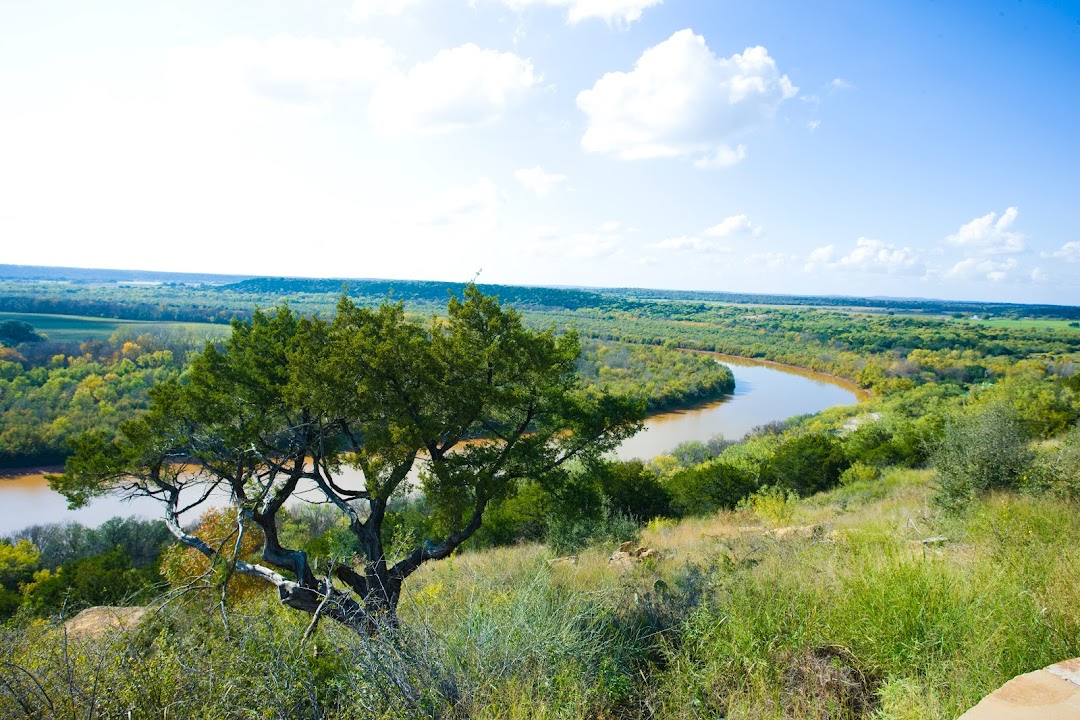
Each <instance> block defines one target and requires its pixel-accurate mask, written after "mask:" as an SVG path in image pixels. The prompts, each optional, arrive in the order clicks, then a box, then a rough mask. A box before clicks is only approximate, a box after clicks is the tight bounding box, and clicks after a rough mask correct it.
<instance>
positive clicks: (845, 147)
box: [0, 0, 1080, 304]
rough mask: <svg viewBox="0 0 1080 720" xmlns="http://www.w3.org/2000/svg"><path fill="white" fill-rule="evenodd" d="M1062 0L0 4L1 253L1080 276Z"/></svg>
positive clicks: (1071, 73)
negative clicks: (984, 0) (1052, 0)
mask: <svg viewBox="0 0 1080 720" xmlns="http://www.w3.org/2000/svg"><path fill="white" fill-rule="evenodd" d="M1077 128H1080V4H1077V3H1050V2H1044V3H1038V2H1030V1H1028V2H1016V1H1015V0H1013V1H1011V2H990V1H986V2H959V1H955V2H941V1H938V2H926V1H924V0H912V1H911V2H903V3H888V4H886V3H865V2H854V1H849V2H830V1H829V0H825V1H823V2H818V3H805V2H780V1H778V0H777V1H771V0H756V1H754V2H750V1H749V0H742V1H737V0H730V1H726V0H725V1H723V2H720V1H717V2H690V1H689V0H340V1H334V0H308V1H307V2H297V0H251V1H245V0H233V1H232V2H229V3H220V2H211V1H210V0H160V1H158V2H154V3H148V2H145V0H98V1H97V2H94V3H86V2H83V1H82V0H75V1H71V2H62V1H59V0H42V1H41V2H33V3H31V2H13V1H9V2H3V3H0V238H2V241H0V247H2V252H0V262H7V263H18V264H45V265H76V266H86V267H128V268H131V267H134V268H143V269H158V270H178V271H203V272H226V273H255V274H273V275H303V276H330V277H391V278H426V279H443V280H458V281H460V280H467V279H470V278H472V277H474V276H476V275H477V273H479V278H480V280H481V281H484V282H492V283H521V284H564V285H588V286H646V287H664V288H686V289H700V290H733V291H751V292H790V293H815V294H826V293H828V294H836V293H840V294H872V295H893V296H924V297H941V298H960V299H981V300H998V301H1021V302H1054V303H1064V304H1077V303H1080V290H1078V288H1080V141H1078V140H1077V137H1076V135H1077Z"/></svg>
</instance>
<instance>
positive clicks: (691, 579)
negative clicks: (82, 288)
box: [0, 471, 1080, 718]
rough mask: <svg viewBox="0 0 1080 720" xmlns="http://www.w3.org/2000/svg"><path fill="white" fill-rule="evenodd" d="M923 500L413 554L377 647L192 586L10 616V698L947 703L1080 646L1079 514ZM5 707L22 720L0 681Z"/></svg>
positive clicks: (568, 704)
mask: <svg viewBox="0 0 1080 720" xmlns="http://www.w3.org/2000/svg"><path fill="white" fill-rule="evenodd" d="M931 493H932V481H931V478H930V476H929V475H928V474H927V473H925V472H899V471H897V472H891V473H888V474H887V475H886V476H885V477H884V479H882V480H879V481H874V482H865V481H864V482H855V483H852V484H849V485H847V486H845V487H842V488H839V489H837V490H834V491H832V492H830V493H827V494H822V495H817V496H814V497H812V498H809V499H807V500H803V501H781V502H775V501H769V500H757V501H752V502H750V503H748V504H747V505H746V506H745V507H743V508H742V509H740V510H738V511H734V512H730V511H729V512H724V513H721V514H719V515H715V516H711V517H708V518H702V519H694V520H685V521H682V522H678V523H676V522H671V521H663V522H655V523H652V524H650V525H649V526H648V527H647V528H645V529H644V530H643V531H642V532H641V535H640V538H639V539H638V540H637V541H636V542H635V546H638V545H640V546H644V547H647V548H649V549H650V551H651V552H650V553H648V554H649V555H650V557H649V558H648V559H646V560H644V561H640V562H636V561H629V560H625V559H622V558H624V557H625V556H619V555H616V556H615V560H612V559H609V555H612V553H613V551H615V550H616V547H615V544H614V543H608V544H604V545H601V546H594V547H591V548H588V549H585V550H582V551H580V552H579V553H577V554H576V555H575V556H574V557H572V558H561V559H556V558H554V557H553V555H552V554H551V552H550V551H548V550H547V549H546V548H545V547H543V546H540V545H525V546H519V547H511V548H500V549H495V550H490V551H485V552H472V553H466V554H464V555H460V556H458V557H455V558H454V559H452V560H451V561H448V562H445V563H441V564H438V565H434V566H431V567H430V568H426V569H425V570H424V571H422V573H421V575H420V578H419V582H418V583H417V584H415V585H414V586H413V587H412V588H411V591H410V593H409V595H408V597H407V598H406V600H405V601H403V605H402V620H403V629H402V630H401V632H400V635H399V634H396V633H391V634H386V635H383V636H382V637H380V638H375V639H373V640H364V639H361V638H358V637H357V636H356V635H353V634H351V633H349V632H347V631H344V630H342V629H341V628H340V627H338V626H336V625H334V624H333V623H330V624H324V625H321V626H320V628H319V630H318V632H317V633H316V634H315V635H314V637H313V638H312V641H311V643H310V645H309V647H308V648H307V649H306V650H303V651H301V648H302V647H303V646H304V642H303V639H302V638H303V636H304V634H305V631H306V629H307V626H308V620H307V619H306V618H304V617H300V616H298V615H297V614H296V613H290V612H288V611H287V610H284V609H282V608H281V606H280V605H278V604H277V603H276V602H275V601H274V600H272V599H270V598H267V597H265V596H259V597H249V598H248V599H242V600H237V601H234V606H233V609H232V611H231V612H230V620H229V624H228V626H224V625H222V623H221V620H220V618H219V617H217V613H216V612H214V613H209V614H207V610H208V609H209V608H208V604H212V599H211V598H210V597H208V596H200V595H196V596H195V598H196V599H195V600H193V601H188V602H184V601H182V600H181V599H180V598H177V599H175V600H173V601H171V602H168V603H166V604H165V605H164V606H162V610H161V611H157V612H155V613H153V614H152V615H151V616H150V618H149V619H147V620H145V621H143V623H142V624H141V625H140V626H139V628H138V629H136V630H129V631H114V632H111V633H105V634H103V635H102V636H101V637H100V638H97V639H95V637H94V636H88V637H85V638H76V642H74V643H73V644H71V645H69V646H67V648H68V649H67V650H66V651H64V652H63V653H62V652H61V650H60V645H59V644H58V643H57V637H58V635H57V634H58V633H59V632H60V630H59V629H58V628H57V627H55V626H52V625H47V624H38V625H34V626H29V627H26V628H22V629H18V630H16V629H12V628H9V629H7V630H6V631H5V634H4V646H5V648H6V650H5V655H6V656H7V657H8V658H10V660H11V662H12V663H13V664H14V665H15V666H17V667H20V668H25V669H27V670H29V672H30V673H32V674H33V675H34V677H35V678H37V679H39V680H40V681H41V683H42V685H41V690H40V691H38V690H36V689H35V687H34V686H33V685H31V684H30V682H29V681H28V680H27V678H26V677H25V676H23V677H22V679H16V680H15V683H14V685H13V687H15V688H17V689H18V690H19V691H20V692H22V693H23V694H24V695H23V696H24V697H29V696H31V695H33V694H34V693H36V692H48V693H49V694H50V698H51V700H52V702H53V703H54V704H55V707H56V708H57V710H58V711H59V710H61V709H65V710H66V709H68V708H71V709H75V708H78V709H80V710H81V713H82V714H85V713H86V708H87V702H89V701H88V698H89V697H90V694H89V688H91V687H92V686H93V685H94V684H95V683H99V684H101V685H102V686H105V687H108V688H109V693H108V698H107V702H108V705H109V707H112V708H116V709H118V710H123V709H125V708H128V709H134V710H135V712H136V714H138V715H139V716H154V715H155V714H158V715H160V714H161V712H162V709H161V708H163V707H164V706H165V705H169V707H170V708H171V710H170V714H171V713H173V712H178V713H179V714H180V715H182V716H188V717H196V716H200V717H211V716H223V715H229V716H235V715H237V714H241V715H243V714H244V712H245V711H246V712H262V711H264V710H265V709H266V708H278V709H279V711H280V713H281V715H282V716H284V715H285V714H287V715H288V716H290V717H331V718H338V717H342V718H343V717H356V716H365V717H475V718H495V717H499V718H504V717H521V718H525V717H533V718H556V717H560V718H561V717H599V718H603V717H610V718H648V717H654V718H700V717H719V716H723V717H733V718H735V717H754V718H760V717H775V718H780V717H785V718H790V717H795V718H835V717H871V716H873V717H880V718H952V717H956V716H957V715H959V714H960V713H961V712H962V711H964V710H965V709H967V708H968V707H970V706H972V705H974V704H975V703H976V702H977V701H978V700H979V699H980V698H981V697H982V696H984V695H985V694H987V693H989V692H990V691H991V690H993V689H994V688H996V687H997V686H999V685H1000V684H1002V683H1003V682H1004V681H1006V680H1008V679H1009V678H1011V677H1012V676H1013V675H1016V674H1018V673H1021V672H1026V671H1028V670H1031V669H1035V668H1039V667H1043V666H1045V665H1048V664H1050V663H1052V662H1056V661H1059V660H1061V659H1064V658H1067V657H1073V656H1075V655H1077V654H1078V653H1080V610H1078V608H1080V575H1078V568H1080V551H1078V550H1077V548H1076V546H1075V544H1069V543H1063V542H1062V540H1063V539H1064V538H1070V537H1076V536H1077V533H1080V516H1078V515H1077V513H1076V511H1075V508H1074V507H1073V506H1069V505H1067V504H1063V503H1061V502H1060V501H1057V500H1053V499H1051V498H1049V497H1042V498H1031V497H1021V496H1016V495H1007V494H1006V495H995V496H991V497H988V498H987V499H985V500H982V501H979V502H977V503H975V504H974V505H972V506H971V507H970V508H969V510H968V512H967V513H965V514H964V515H962V516H951V515H946V514H943V513H942V512H940V511H937V510H934V509H933V506H932V505H931V504H930V503H929V498H930V495H931ZM200 597H201V598H202V599H198V598H200ZM69 672H70V673H71V675H70V676H69V675H68V674H67V673H69ZM11 677H12V676H9V680H10V679H11ZM225 688H229V690H228V691H227V692H226V691H225ZM103 702H104V700H103ZM0 709H2V710H3V714H4V715H5V717H12V718H14V717H23V716H24V714H22V713H21V712H20V710H19V706H18V705H17V703H14V700H13V695H12V693H11V692H10V691H9V692H6V693H0ZM277 715H278V711H275V716H277Z"/></svg>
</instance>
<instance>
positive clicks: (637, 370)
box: [577, 340, 735, 412]
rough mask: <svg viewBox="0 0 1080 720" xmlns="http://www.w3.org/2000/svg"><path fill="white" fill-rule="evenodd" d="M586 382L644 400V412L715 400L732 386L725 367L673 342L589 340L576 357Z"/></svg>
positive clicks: (733, 385)
mask: <svg viewBox="0 0 1080 720" xmlns="http://www.w3.org/2000/svg"><path fill="white" fill-rule="evenodd" d="M577 368H578V374H579V375H581V377H582V378H583V379H584V380H585V382H586V384H589V385H595V386H597V387H600V388H603V389H605V390H607V391H609V392H613V393H615V394H619V395H633V396H635V397H639V398H642V399H643V400H645V402H646V407H647V409H648V411H649V412H658V411H660V410H670V409H673V408H677V407H686V406H688V405H694V404H696V403H701V402H704V401H707V400H715V399H717V398H719V397H721V396H723V395H726V394H730V393H731V392H732V391H734V389H735V377H734V375H732V373H731V370H730V369H728V368H727V367H725V366H724V365H721V364H720V363H718V362H716V361H715V359H713V358H711V357H709V356H705V355H696V354H693V353H686V352H680V351H679V350H678V349H676V348H675V347H674V346H671V347H669V346H663V345H661V346H656V345H632V344H628V343H613V342H597V341H595V340H594V341H590V342H588V343H586V344H585V345H584V347H583V349H582V354H581V357H580V358H578V361H577Z"/></svg>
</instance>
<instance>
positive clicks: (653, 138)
mask: <svg viewBox="0 0 1080 720" xmlns="http://www.w3.org/2000/svg"><path fill="white" fill-rule="evenodd" d="M797 92H798V88H796V87H795V86H794V85H793V84H792V83H791V80H789V79H788V76H787V75H782V74H781V73H780V71H779V70H778V69H777V67H776V62H775V61H774V60H773V58H772V57H770V56H769V51H768V50H766V49H765V48H764V47H760V46H758V47H752V48H747V49H746V50H745V51H743V52H742V53H736V54H735V55H732V56H731V57H729V58H721V57H717V56H716V55H715V54H713V52H712V51H711V50H710V49H709V48H708V46H707V45H706V44H705V38H703V37H702V36H700V35H696V34H694V32H693V31H692V30H689V29H687V30H680V31H679V32H677V33H675V34H674V35H672V36H671V37H670V38H668V39H667V40H665V41H664V42H662V43H660V44H659V45H656V46H654V47H651V48H649V49H647V50H646V51H645V52H644V53H642V55H641V57H639V58H638V59H637V61H636V62H635V63H634V69H633V70H631V71H630V72H611V73H607V74H606V75H604V76H603V77H601V78H600V79H599V80H597V81H596V83H595V84H594V85H593V86H592V88H591V89H588V90H583V91H581V92H580V93H578V96H577V105H578V108H579V109H580V110H581V111H582V112H583V113H585V116H586V118H587V120H588V126H587V128H586V130H585V134H584V135H583V136H582V138H581V145H582V147H583V148H584V149H585V150H587V151H589V152H594V153H604V154H608V155H614V156H616V157H619V158H621V159H624V160H637V159H643V158H670V157H691V158H693V159H694V160H695V161H696V163H697V164H698V165H700V166H702V167H710V166H726V165H732V164H734V163H736V162H739V161H740V160H742V159H743V158H744V157H745V156H746V148H745V146H743V145H736V146H734V147H733V146H732V143H733V141H734V140H735V139H736V138H737V137H738V136H740V135H741V134H744V133H746V132H748V131H750V130H753V129H755V128H757V127H760V126H762V125H764V124H766V123H767V122H769V121H770V120H771V119H772V117H773V116H774V115H775V113H776V110H777V108H778V107H779V106H780V104H781V103H782V102H784V101H785V100H787V99H789V98H791V97H793V96H794V95H795V94H796V93H797Z"/></svg>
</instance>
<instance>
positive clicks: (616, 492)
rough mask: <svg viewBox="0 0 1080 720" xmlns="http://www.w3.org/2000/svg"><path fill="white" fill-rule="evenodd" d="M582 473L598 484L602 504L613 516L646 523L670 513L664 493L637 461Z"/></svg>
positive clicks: (595, 465)
mask: <svg viewBox="0 0 1080 720" xmlns="http://www.w3.org/2000/svg"><path fill="white" fill-rule="evenodd" d="M586 472H588V473H589V474H590V475H591V477H592V481H593V482H595V483H597V484H598V486H599V490H600V494H601V496H602V497H603V500H604V504H605V505H606V506H607V507H608V508H610V510H611V511H612V512H613V513H615V514H617V515H625V516H627V517H632V518H634V519H636V520H637V521H638V522H647V521H649V520H652V519H653V518H654V517H659V516H662V515H669V514H670V512H671V510H670V503H671V500H670V495H669V492H668V489H667V488H665V487H664V485H663V484H662V483H661V482H660V478H658V477H657V475H656V473H655V472H653V469H652V468H651V467H649V466H648V465H646V464H645V463H643V462H642V461H640V460H615V461H606V462H599V463H593V464H592V465H590V466H589V467H588V468H586Z"/></svg>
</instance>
